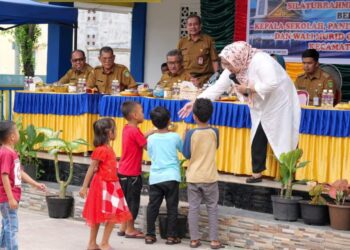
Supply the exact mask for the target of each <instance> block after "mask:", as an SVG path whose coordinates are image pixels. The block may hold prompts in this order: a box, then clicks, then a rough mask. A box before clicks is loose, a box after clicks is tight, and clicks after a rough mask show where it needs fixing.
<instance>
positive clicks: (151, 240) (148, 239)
mask: <svg viewBox="0 0 350 250" xmlns="http://www.w3.org/2000/svg"><path fill="white" fill-rule="evenodd" d="M156 241H157V238H156V237H155V236H150V235H148V236H146V237H145V243H146V244H153V243H155V242H156Z"/></svg>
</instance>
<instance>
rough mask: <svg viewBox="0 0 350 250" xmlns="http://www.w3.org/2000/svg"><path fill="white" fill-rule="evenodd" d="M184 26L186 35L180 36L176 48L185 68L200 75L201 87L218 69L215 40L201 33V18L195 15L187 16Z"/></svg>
mask: <svg viewBox="0 0 350 250" xmlns="http://www.w3.org/2000/svg"><path fill="white" fill-rule="evenodd" d="M186 28H187V32H188V37H184V38H181V39H180V41H179V43H178V45H177V48H178V49H179V50H180V51H181V53H182V56H183V61H184V62H183V65H184V68H185V70H186V71H187V72H188V73H192V72H196V74H200V75H201V77H200V78H199V82H200V86H199V87H201V86H202V85H203V84H204V83H206V82H207V81H208V80H209V78H210V76H211V75H212V74H214V73H215V72H217V71H218V69H219V64H218V55H217V52H216V49H215V42H214V40H213V39H212V38H211V37H210V36H208V35H206V34H202V33H201V18H200V17H199V16H197V15H190V16H189V17H188V18H187V22H186Z"/></svg>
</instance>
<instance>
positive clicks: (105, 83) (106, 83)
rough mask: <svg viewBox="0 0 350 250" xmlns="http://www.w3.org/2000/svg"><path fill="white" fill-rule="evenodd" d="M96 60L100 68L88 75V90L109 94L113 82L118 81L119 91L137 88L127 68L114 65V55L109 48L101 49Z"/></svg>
mask: <svg viewBox="0 0 350 250" xmlns="http://www.w3.org/2000/svg"><path fill="white" fill-rule="evenodd" d="M98 59H99V60H100V62H101V64H102V66H98V67H96V68H94V69H93V71H92V73H91V74H90V77H89V78H88V80H87V86H88V87H89V88H97V89H98V91H99V92H100V93H105V94H110V93H111V91H112V81H113V80H118V81H119V84H120V91H123V90H125V89H131V88H136V87H137V84H136V82H135V80H134V78H133V77H132V76H131V74H130V72H129V70H128V68H127V67H125V66H124V65H121V64H116V63H114V60H115V55H114V53H113V49H112V48H111V47H103V48H101V49H100V56H99V57H98Z"/></svg>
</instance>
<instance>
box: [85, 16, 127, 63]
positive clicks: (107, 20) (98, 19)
mask: <svg viewBox="0 0 350 250" xmlns="http://www.w3.org/2000/svg"><path fill="white" fill-rule="evenodd" d="M131 17H132V15H131V13H111V12H105V11H95V10H79V17H78V23H79V29H78V49H82V50H84V51H85V53H86V57H87V62H88V63H89V64H90V65H91V66H98V65H100V62H99V61H98V53H99V50H100V48H101V47H103V46H110V47H112V48H113V50H114V53H115V54H116V63H120V64H124V65H125V66H127V67H128V68H129V65H130V48H131Z"/></svg>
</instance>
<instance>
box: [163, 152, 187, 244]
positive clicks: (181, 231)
mask: <svg viewBox="0 0 350 250" xmlns="http://www.w3.org/2000/svg"><path fill="white" fill-rule="evenodd" d="M186 161H187V160H186V159H183V160H181V161H180V176H181V182H180V184H179V188H180V189H185V188H187V183H186V169H185V167H184V163H185V162H186ZM158 220H159V234H160V237H161V238H162V239H166V237H167V232H168V216H167V214H165V213H160V214H159V216H158ZM176 228H177V233H178V237H180V238H184V237H185V236H186V234H187V232H188V226H187V216H186V215H183V214H178V215H177V226H176Z"/></svg>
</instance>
